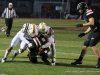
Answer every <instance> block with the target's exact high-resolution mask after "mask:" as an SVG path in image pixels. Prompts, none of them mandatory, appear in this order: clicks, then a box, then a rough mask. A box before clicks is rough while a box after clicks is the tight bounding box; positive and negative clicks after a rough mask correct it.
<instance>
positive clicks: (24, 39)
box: [20, 31, 29, 44]
mask: <svg viewBox="0 0 100 75" xmlns="http://www.w3.org/2000/svg"><path fill="white" fill-rule="evenodd" d="M24 35H25V33H24V32H23V31H22V32H21V33H20V39H21V40H22V41H24V42H25V43H27V44H29V41H28V40H26V38H25V37H24Z"/></svg>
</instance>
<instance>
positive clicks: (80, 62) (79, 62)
mask: <svg viewBox="0 0 100 75" xmlns="http://www.w3.org/2000/svg"><path fill="white" fill-rule="evenodd" d="M71 64H72V65H77V64H82V61H79V60H76V61H75V62H73V63H71Z"/></svg>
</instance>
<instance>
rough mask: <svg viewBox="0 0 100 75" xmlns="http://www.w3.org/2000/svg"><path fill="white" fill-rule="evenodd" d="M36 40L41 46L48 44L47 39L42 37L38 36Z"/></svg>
mask: <svg viewBox="0 0 100 75" xmlns="http://www.w3.org/2000/svg"><path fill="white" fill-rule="evenodd" d="M38 39H39V40H40V43H41V45H44V44H46V43H47V42H48V39H47V37H44V36H43V35H40V36H38Z"/></svg>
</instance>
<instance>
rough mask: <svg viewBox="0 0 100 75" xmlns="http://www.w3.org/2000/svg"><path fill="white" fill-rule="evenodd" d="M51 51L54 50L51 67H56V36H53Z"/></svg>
mask: <svg viewBox="0 0 100 75" xmlns="http://www.w3.org/2000/svg"><path fill="white" fill-rule="evenodd" d="M51 49H52V62H51V65H55V64H56V48H55V36H54V35H52V43H51Z"/></svg>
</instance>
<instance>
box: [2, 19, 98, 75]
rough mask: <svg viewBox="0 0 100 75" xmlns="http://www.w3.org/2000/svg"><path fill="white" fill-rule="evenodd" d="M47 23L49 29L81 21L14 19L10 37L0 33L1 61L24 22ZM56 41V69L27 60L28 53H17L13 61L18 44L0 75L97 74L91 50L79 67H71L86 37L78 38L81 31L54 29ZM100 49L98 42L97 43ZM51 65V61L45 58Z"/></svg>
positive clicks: (95, 62)
mask: <svg viewBox="0 0 100 75" xmlns="http://www.w3.org/2000/svg"><path fill="white" fill-rule="evenodd" d="M40 22H46V23H47V25H49V26H50V27H75V25H76V24H78V23H84V21H72V20H44V19H43V20H42V19H41V20H39V19H14V22H13V27H12V30H11V36H10V37H6V35H5V32H2V33H0V60H1V59H2V58H3V56H4V54H5V50H6V48H7V47H8V46H9V44H10V42H11V40H12V38H13V37H14V36H15V35H16V33H17V32H18V31H19V30H20V29H21V27H22V25H23V24H24V23H35V24H39V23H40ZM3 26H5V22H4V21H3V22H0V28H1V27H3ZM54 31H55V39H56V66H51V65H46V64H44V63H43V62H42V61H41V59H40V58H38V61H39V62H38V63H37V64H33V63H31V62H30V61H29V59H28V57H27V54H28V53H27V50H26V51H25V52H24V53H22V54H19V55H18V56H17V57H16V58H15V59H14V60H13V61H12V60H11V56H12V55H13V52H14V51H15V50H18V49H19V47H20V45H19V44H18V45H17V46H16V47H15V48H14V49H13V50H12V52H11V53H10V55H9V56H8V58H7V62H6V63H0V75H2V74H4V75H73V74H74V75H99V74H100V68H94V67H95V65H96V64H97V58H96V56H95V54H94V53H93V51H92V50H91V48H89V50H88V53H87V54H86V56H85V57H84V59H83V64H82V65H77V66H72V65H71V62H74V61H75V60H76V59H77V58H78V57H79V55H80V52H81V49H82V46H83V43H84V41H85V40H86V37H87V36H88V34H87V35H86V36H84V37H82V38H78V37H77V35H78V34H79V33H82V32H84V31H67V30H54ZM97 47H98V48H99V49H100V43H98V44H97ZM48 60H49V61H50V62H51V58H48Z"/></svg>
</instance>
